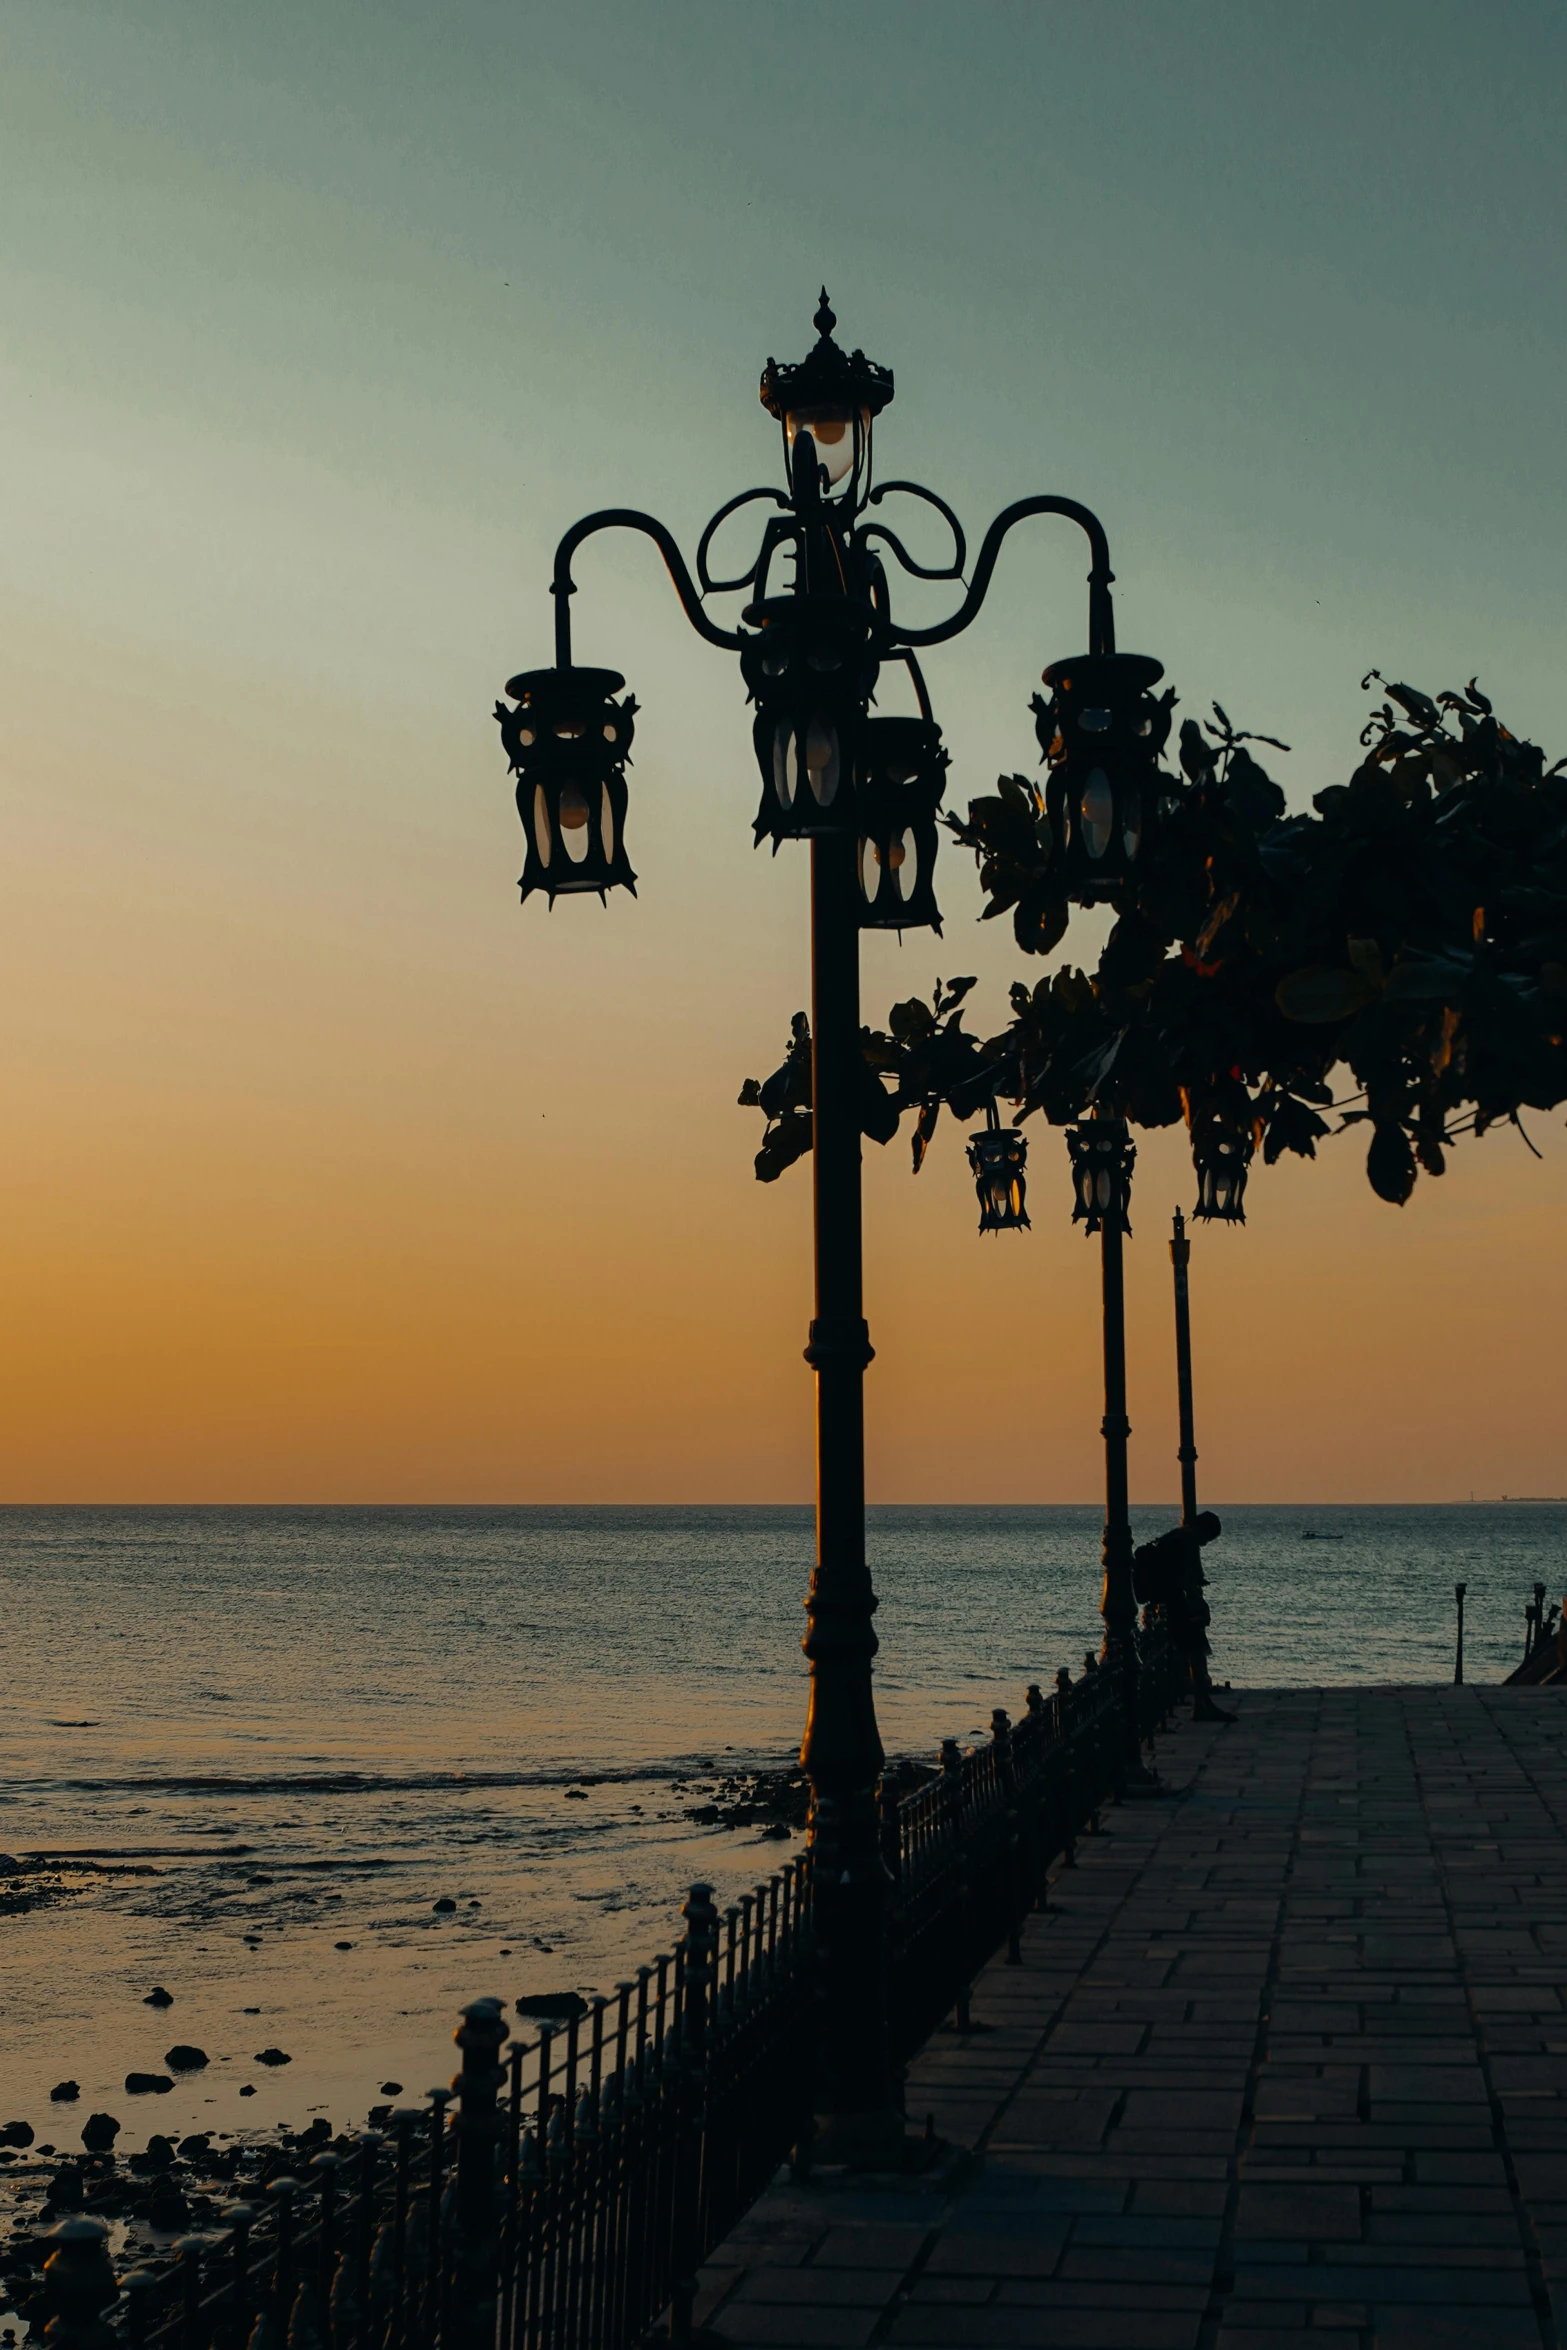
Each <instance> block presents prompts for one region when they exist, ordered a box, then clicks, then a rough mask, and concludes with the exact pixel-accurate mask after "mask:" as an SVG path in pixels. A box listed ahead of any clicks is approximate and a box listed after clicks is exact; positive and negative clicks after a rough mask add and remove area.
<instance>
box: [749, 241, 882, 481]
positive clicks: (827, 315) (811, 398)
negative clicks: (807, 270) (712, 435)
mask: <svg viewBox="0 0 1567 2350" xmlns="http://www.w3.org/2000/svg"><path fill="white" fill-rule="evenodd" d="M837 323H838V321H837V319H836V317H835V316H834V315H833V311H832V307H831V305H830V303H829V302H828V300H827V288H826V287H825V286H823V288H822V298H821V304H820V307H819V308H818V310H817V313H816V316H815V318H814V319H813V321H812V324H813V325H814V326H815V328H816V333H817V337H818V340H817V343H816V345H815V348H814V349H813V350H812V352H811V355H810V357H809V358H808V359H803V360H801V362H800V364H799V365H798V366H797V367H789V366H784V367H780V366H779V364H778V362H777V360H776V359H769V360H768V362H767V365H766V366H765V367H764V368H763V370H762V386H761V394H762V406H763V407H764V408H765V409H766V410H767V412H768V414H769V415H770V416H776V417H777V418H778V420H779V422H780V423H781V424H782V426H783V428H784V465H785V468H786V470H787V473H788V477H789V487H790V490H791V491H792V492H793V493H794V494H795V495H796V496H798V495H799V485H798V484H797V483H796V481H795V478H794V465H795V444H796V442H797V441H799V439H800V437H801V435H802V434H806V433H808V434H809V435H810V446H811V448H812V450H813V451H814V458H815V463H816V467H817V479H816V483H815V484H814V485H813V487H815V488H816V489H817V491H818V494H819V495H821V496H822V497H826V498H833V499H843V500H846V501H847V503H848V506H849V509H850V511H851V512H853V511H855V510H856V509H857V508H858V506H859V505H860V504H861V502H862V496H863V492H864V490H865V488H866V486H867V485H868V483H869V479H870V444H871V424H872V420H873V419H874V418H875V417H877V416H879V415H880V414H881V411H882V410H883V408H885V407H886V406H887V404H888V402H889V401H890V400H891V398H892V370H891V368H890V367H878V366H877V364H876V362H875V360H874V359H867V358H866V356H865V353H864V352H863V351H841V350H840V349H839V348H838V345H837V344H836V343H835V342H834V341H833V339H832V330H833V328H834V327H835V326H836V325H837Z"/></svg>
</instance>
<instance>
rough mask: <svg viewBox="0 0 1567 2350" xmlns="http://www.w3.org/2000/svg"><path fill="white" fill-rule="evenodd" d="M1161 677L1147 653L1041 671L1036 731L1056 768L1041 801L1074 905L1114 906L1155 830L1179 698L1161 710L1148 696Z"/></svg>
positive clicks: (1091, 657)
mask: <svg viewBox="0 0 1567 2350" xmlns="http://www.w3.org/2000/svg"><path fill="white" fill-rule="evenodd" d="M1163 675H1164V666H1163V664H1162V662H1159V661H1154V660H1151V659H1150V658H1149V657H1148V656H1147V655H1146V654H1143V653H1094V654H1084V656H1083V657H1082V659H1081V660H1078V661H1057V662H1054V663H1053V664H1052V665H1051V667H1050V668H1048V669H1047V670H1046V671H1045V674H1044V682H1045V684H1046V685H1048V686H1049V688H1050V700H1049V701H1048V702H1047V701H1045V700H1044V699H1043V697H1042V696H1041V695H1039V694H1036V695H1035V696H1034V699H1033V704H1032V707H1033V710H1034V713H1035V718H1034V731H1035V733H1036V734H1037V735H1038V737H1039V747H1040V749H1041V750H1042V751H1043V752H1044V754H1045V757H1046V759H1047V760H1048V761H1049V764H1050V775H1049V779H1048V781H1047V783H1046V787H1045V801H1046V806H1047V808H1048V810H1049V816H1050V827H1051V833H1052V836H1053V839H1054V843H1055V855H1056V859H1057V862H1058V869H1059V871H1060V872H1061V875H1062V878H1063V879H1064V881H1065V885H1066V890H1067V894H1068V896H1070V897H1074V898H1078V899H1080V900H1081V899H1093V898H1107V897H1112V896H1114V894H1115V892H1116V891H1117V890H1118V889H1119V888H1120V887H1121V886H1122V885H1123V884H1124V883H1125V882H1126V881H1128V880H1130V879H1131V877H1132V875H1133V874H1134V873H1135V871H1136V868H1137V863H1138V859H1139V858H1140V856H1141V855H1142V853H1143V849H1144V845H1145V843H1146V841H1147V838H1148V833H1149V830H1150V827H1151V826H1152V825H1153V824H1154V823H1155V822H1156V821H1157V817H1158V801H1159V793H1160V789H1161V781H1160V775H1159V754H1160V752H1161V751H1162V750H1163V748H1164V744H1165V738H1166V737H1167V735H1168V734H1169V731H1170V701H1171V699H1173V697H1167V698H1166V699H1164V700H1162V701H1155V699H1154V697H1153V695H1152V694H1151V693H1150V691H1149V690H1148V689H1149V688H1150V686H1152V685H1153V684H1155V682H1156V681H1157V680H1158V679H1159V678H1161V677H1162V676H1163Z"/></svg>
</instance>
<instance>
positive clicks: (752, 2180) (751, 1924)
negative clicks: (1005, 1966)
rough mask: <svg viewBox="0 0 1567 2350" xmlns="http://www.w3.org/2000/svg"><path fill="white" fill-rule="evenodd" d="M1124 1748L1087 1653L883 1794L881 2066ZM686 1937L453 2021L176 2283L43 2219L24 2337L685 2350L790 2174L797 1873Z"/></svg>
mask: <svg viewBox="0 0 1567 2350" xmlns="http://www.w3.org/2000/svg"><path fill="white" fill-rule="evenodd" d="M1141 1650H1142V1673H1141V1683H1140V1696H1139V1713H1140V1715H1141V1717H1142V1718H1141V1719H1140V1720H1139V1722H1138V1724H1137V1730H1138V1736H1139V1738H1140V1739H1141V1740H1147V1739H1150V1738H1151V1737H1152V1734H1153V1732H1154V1730H1155V1729H1156V1727H1158V1726H1159V1724H1160V1723H1161V1722H1162V1721H1163V1720H1164V1719H1166V1718H1167V1716H1168V1715H1169V1713H1170V1712H1171V1710H1172V1709H1173V1707H1174V1705H1175V1704H1176V1702H1177V1700H1178V1699H1179V1698H1180V1697H1181V1696H1183V1695H1184V1694H1185V1693H1186V1680H1185V1667H1184V1663H1183V1661H1182V1659H1181V1658H1180V1656H1179V1654H1178V1653H1177V1652H1176V1650H1175V1649H1174V1647H1173V1645H1172V1643H1171V1642H1170V1640H1169V1638H1168V1636H1167V1634H1166V1632H1165V1629H1164V1627H1163V1624H1162V1622H1160V1621H1159V1620H1158V1619H1157V1617H1152V1618H1150V1616H1147V1615H1145V1619H1144V1629H1143V1634H1142V1639H1141ZM1124 1755H1125V1741H1124V1739H1123V1736H1122V1724H1121V1719H1120V1699H1119V1694H1118V1690H1117V1687H1116V1684H1115V1682H1114V1681H1113V1680H1112V1677H1111V1676H1110V1675H1109V1674H1108V1673H1101V1672H1099V1671H1097V1670H1096V1669H1094V1668H1093V1665H1092V1660H1088V1669H1086V1670H1085V1671H1084V1673H1083V1675H1082V1676H1081V1678H1080V1679H1079V1680H1078V1681H1076V1682H1075V1683H1074V1682H1073V1681H1072V1680H1071V1678H1070V1676H1069V1675H1068V1674H1067V1673H1065V1672H1062V1673H1060V1674H1058V1675H1057V1685H1056V1688H1055V1689H1054V1691H1053V1692H1052V1693H1051V1694H1050V1695H1049V1696H1048V1697H1046V1696H1044V1695H1043V1694H1042V1693H1041V1692H1040V1690H1039V1689H1038V1688H1031V1689H1030V1690H1029V1692H1028V1698H1027V1704H1026V1708H1025V1711H1024V1713H1023V1715H1022V1717H1021V1719H1020V1720H1019V1721H1018V1722H1017V1724H1016V1725H1015V1726H1014V1725H1013V1724H1012V1723H1011V1722H1010V1721H1009V1719H1008V1717H1007V1715H1006V1714H1005V1713H1003V1712H1000V1711H997V1712H996V1713H995V1714H994V1715H993V1716H992V1719H991V1735H990V1739H989V1741H988V1743H986V1744H985V1745H982V1746H979V1747H976V1748H973V1749H970V1750H969V1751H967V1752H964V1751H962V1750H960V1748H959V1747H958V1745H957V1743H956V1741H953V1740H949V1741H947V1743H946V1744H945V1745H944V1746H943V1747H942V1750H941V1757H940V1762H939V1765H938V1767H937V1769H936V1770H935V1771H933V1772H932V1773H930V1774H929V1775H928V1776H927V1777H926V1778H925V1779H924V1780H923V1782H922V1783H921V1784H919V1785H918V1786H916V1787H915V1788H914V1789H913V1790H912V1791H911V1792H908V1793H905V1794H903V1795H901V1796H898V1795H897V1794H895V1793H894V1792H891V1791H890V1790H889V1791H888V1792H887V1793H886V1794H885V1795H884V1798H883V1811H882V1835H883V1852H884V1855H885V1858H886V1862H887V1866H888V1870H889V1873H890V1875H891V1877H892V1879H893V1887H894V1898H893V1900H892V1903H891V1905H890V1906H891V1920H892V1924H891V1939H890V1945H889V1949H888V1954H887V1965H888V1987H889V2007H890V2021H891V2032H892V2041H893V2047H894V2051H895V2054H896V2056H897V2058H898V2059H899V2061H900V2062H901V2061H906V2060H907V2059H908V2058H909V2057H910V2056H912V2055H913V2054H914V2053H915V2051H916V2050H917V2049H918V2048H919V2047H920V2046H921V2045H922V2043H923V2042H924V2041H925V2039H926V2038H927V2037H928V2036H929V2034H930V2033H931V2031H933V2030H934V2029H935V2028H936V2027H937V2026H939V2025H940V2024H941V2022H942V2021H943V2019H944V2018H946V2017H948V2016H951V2015H955V2016H956V2019H957V2022H958V2024H959V2026H960V2028H964V2027H966V2026H967V2024H968V2020H969V2017H968V2002H969V1994H970V1987H971V1985H972V1983H973V1981H974V1978H975V1977H976V1975H977V1974H978V1973H979V1972H980V1970H981V1969H982V1968H983V1967H984V1966H985V1965H986V1964H987V1963H988V1962H989V1960H990V1959H991V1958H992V1957H993V1956H994V1955H995V1953H996V1952H997V1951H998V1950H1000V1949H1002V1948H1003V1947H1004V1948H1005V1950H1006V1952H1007V1955H1008V1957H1009V1958H1010V1959H1013V1960H1017V1959H1018V1958H1019V1957H1020V1955H1021V1937H1022V1931H1023V1922H1024V1919H1025V1917H1026V1915H1027V1913H1028V1911H1029V1910H1030V1909H1031V1908H1033V1907H1035V1906H1036V1905H1038V1904H1040V1903H1041V1902H1042V1900H1043V1896H1044V1892H1045V1888H1046V1882H1047V1872H1048V1870H1049V1868H1050V1866H1051V1864H1052V1863H1053V1862H1054V1861H1055V1860H1056V1859H1058V1858H1060V1857H1062V1856H1064V1857H1065V1858H1066V1859H1067V1860H1068V1861H1070V1860H1071V1859H1072V1856H1073V1848H1074V1844H1075V1840H1076V1838H1077V1836H1078V1835H1079V1834H1080V1833H1082V1832H1084V1831H1085V1830H1088V1829H1091V1828H1092V1827H1094V1826H1096V1825H1097V1823H1098V1815H1099V1812H1100V1809H1101V1807H1102V1806H1103V1805H1104V1804H1106V1803H1107V1802H1109V1801H1111V1800H1112V1799H1114V1798H1115V1797H1116V1796H1117V1795H1118V1794H1119V1793H1120V1792H1121V1791H1122V1787H1123V1780H1124V1771H1125V1762H1124ZM683 1915H684V1918H685V1922H686V1930H685V1932H684V1934H683V1935H682V1936H681V1938H680V1940H679V1942H678V1943H677V1945H676V1946H675V1948H674V1949H673V1950H671V1951H668V1952H665V1953H664V1954H662V1955H661V1956H660V1957H658V1958H656V1959H655V1960H653V1961H652V1962H651V1963H650V1964H648V1965H646V1966H642V1967H639V1968H638V1969H637V1972H636V1976H635V1979H634V1980H633V1981H631V1982H627V1983H622V1984H621V1985H620V1986H619V1987H618V1988H617V1990H616V1991H615V1992H614V1993H613V1995H611V1996H609V1997H607V1998H604V1997H601V1998H596V1999H594V2000H593V2001H592V2002H591V2003H590V2005H589V2006H588V2007H587V2009H586V2011H585V2012H584V2013H583V2014H581V2015H578V2016H576V2017H573V2018H571V2019H570V2020H567V2021H566V2022H565V2023H564V2025H563V2027H562V2028H554V2027H552V2026H549V2025H545V2026H543V2027H542V2028H540V2029H539V2030H538V2032H537V2034H536V2036H535V2037H531V2038H518V2039H516V2040H514V2041H512V2042H511V2043H510V2044H509V2045H508V2044H507V2026H506V2023H505V2020H504V2016H503V2012H502V2007H501V2003H500V2002H499V2001H498V2000H493V1999H483V2000H477V2001H475V2002H474V2003H473V2004H472V2005H471V2006H469V2007H467V2008H466V2009H465V2010H464V2011H463V2020H462V2023H461V2025H460V2027H459V2029H458V2031H457V2034H456V2038H457V2044H458V2046H459V2047H460V2048H461V2050H462V2068H461V2070H460V2072H459V2073H458V2074H457V2076H456V2078H455V2079H454V2081H453V2083H452V2086H451V2089H450V2090H438V2091H432V2092H431V2093H430V2098H429V2102H428V2104H427V2105H426V2106H424V2107H402V2108H399V2109H398V2110H397V2111H395V2112H394V2113H393V2114H392V2115H391V2116H390V2119H389V2122H388V2124H387V2127H386V2128H385V2129H384V2130H376V2129H369V2130H365V2131H362V2132H360V2133H359V2134H358V2135H357V2136H356V2137H354V2138H352V2139H340V2140H338V2141H337V2142H336V2144H335V2146H333V2147H331V2148H328V2149H326V2150H323V2151H322V2152H320V2153H317V2154H316V2155H315V2156H314V2157H313V2158H311V2159H310V2160H309V2161H308V2163H307V2165H306V2175H305V2176H304V2177H302V2178H301V2177H294V2176H291V2175H285V2176H273V2177H271V2178H270V2179H264V2180H263V2181H261V2182H258V2190H259V2192H258V2200H257V2201H255V2202H242V2203H238V2204H236V2205H234V2206H232V2207H231V2208H230V2209H229V2210H228V2212H227V2213H226V2214H225V2216H224V2225H223V2227H222V2230H221V2231H220V2232H217V2233H209V2234H192V2235H189V2236H186V2237H183V2238H181V2239H180V2241H179V2242H178V2243H177V2244H176V2245H175V2246H174V2258H173V2261H172V2264H171V2265H170V2266H169V2267H166V2268H162V2269H156V2270H155V2269H152V2268H148V2267H143V2268H139V2269H136V2270H133V2271H132V2272H131V2273H130V2274H129V2275H125V2276H122V2277H120V2278H119V2279H116V2277H115V2275H114V2272H113V2268H112V2266H111V2263H110V2260H109V2255H108V2249H107V2241H106V2239H107V2230H106V2228H105V2226H104V2223H103V2221H102V2220H101V2219H97V2218H94V2217H93V2216H92V2215H91V2211H90V2207H89V2209H88V2210H87V2211H85V2212H82V2213H79V2214H77V2215H76V2216H74V2217H72V2218H70V2219H66V2220H64V2221H62V2222H61V2223H60V2225H59V2226H57V2227H56V2228H55V2229H54V2230H53V2231H52V2232H51V2239H50V2241H51V2243H52V2252H51V2257H50V2258H49V2260H48V2262H47V2265H46V2269H45V2282H44V2291H43V2293H42V2295H41V2296H40V2297H39V2302H38V2304H37V2305H36V2306H35V2307H34V2308H33V2309H31V2310H30V2311H29V2315H30V2316H45V2315H47V2316H51V2317H52V2319H53V2322H52V2324H51V2325H50V2328H49V2339H50V2342H51V2345H53V2346H54V2350H121V2346H122V2345H124V2344H130V2345H132V2346H133V2350H427V2346H430V2345H434V2344H437V2343H439V2344H440V2345H442V2346H443V2350H447V2346H453V2350H629V2346H630V2345H632V2344H635V2343H637V2342H639V2341H640V2340H641V2339H642V2338H643V2337H644V2336H645V2335H646V2334H647V2333H648V2332H649V2330H650V2328H652V2327H653V2326H654V2325H655V2324H657V2323H658V2322H659V2321H660V2320H661V2319H663V2320H664V2321H665V2322H666V2324H667V2330H668V2333H669V2336H670V2338H671V2339H672V2340H674V2341H676V2342H679V2341H683V2340H689V2338H690V2336H691V2331H692V2313H693V2303H694V2298H695V2291H696V2276H697V2271H698V2269H699V2268H700V2267H701V2265H702V2263H703V2261H704V2260H705V2259H706V2258H707V2257H708V2255H709V2254H710V2253H711V2252H712V2251H713V2250H714V2248H715V2247H716V2246H717V2245H718V2244H719V2243H720V2242H721V2241H722V2240H723V2238H724V2237H725V2235H727V2234H728V2232H729V2230H730V2229H731V2228H732V2227H733V2226H734V2224H735V2222H736V2221H737V2220H738V2219H739V2218H740V2217H741V2216H742V2215H743V2213H744V2212H745V2211H746V2210H747V2209H748V2208H749V2206H750V2205H751V2204H752V2203H753V2202H754V2201H755V2200H756V2197H757V2196H758V2195H759V2194H760V2193H761V2191H762V2189H763V2188H764V2187H765V2186H766V2185H767V2183H768V2181H769V2180H770V2178H771V2177H772V2176H773V2174H774V2173H775V2171H776V2170H777V2168H778V2166H779V2164H780V2163H781V2162H783V2161H785V2160H787V2159H790V2158H793V2159H794V2160H795V2161H796V2162H797V2163H798V2164H801V2165H808V2163H809V2157H810V2137H811V2129H812V2123H811V2063H810V2054H811V2047H812V2006H813V1999H814V1995H815V1994H814V1986H813V1981H812V1966H811V1959H812V1943H811V1881H810V1860H809V1854H808V1853H807V1854H806V1855H804V1856H803V1857H802V1858H800V1859H799V1860H796V1861H793V1862H791V1863H790V1864H789V1865H788V1866H786V1867H785V1868H783V1869H782V1870H780V1871H779V1872H778V1873H777V1874H776V1875H774V1876H771V1877H769V1878H768V1879H767V1880H766V1882H765V1883H763V1884H760V1885H758V1886H757V1887H756V1888H755V1890H754V1891H753V1892H751V1893H749V1894H747V1895H745V1896H744V1897H743V1898H742V1899H741V1900H740V1901H738V1902H737V1903H735V1904H734V1905H733V1906H732V1907H730V1908H728V1909H726V1910H725V1911H724V1912H723V1913H722V1914H720V1913H719V1911H718V1910H717V1909H716V1907H715V1906H714V1903H713V1900H712V1895H711V1892H710V1889H709V1888H708V1887H707V1886H705V1885H695V1886H693V1887H692V1888H691V1893H690V1897H689V1899H688V1900H687V1902H686V1904H685V1908H684V1912H683ZM449 2107H455V2110H453V2111H448V2108H449ZM90 2200H91V2198H90V2196H89V2198H88V2201H89V2206H90ZM110 2313H112V2321H111V2314H110Z"/></svg>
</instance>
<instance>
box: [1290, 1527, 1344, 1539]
mask: <svg viewBox="0 0 1567 2350" xmlns="http://www.w3.org/2000/svg"><path fill="white" fill-rule="evenodd" d="M1300 1538H1301V1540H1302V1542H1342V1541H1343V1539H1344V1537H1343V1535H1342V1534H1319V1533H1318V1532H1317V1529H1316V1527H1315V1526H1302V1528H1301V1530H1300Z"/></svg>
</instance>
